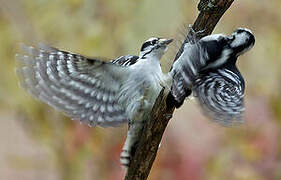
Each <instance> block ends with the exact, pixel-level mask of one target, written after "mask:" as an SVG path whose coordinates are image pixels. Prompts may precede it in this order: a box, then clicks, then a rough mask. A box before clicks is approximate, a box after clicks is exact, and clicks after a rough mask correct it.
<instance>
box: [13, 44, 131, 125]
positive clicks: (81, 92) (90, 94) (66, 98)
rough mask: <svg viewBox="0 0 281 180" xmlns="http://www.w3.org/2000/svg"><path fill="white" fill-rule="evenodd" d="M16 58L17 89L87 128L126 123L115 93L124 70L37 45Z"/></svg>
mask: <svg viewBox="0 0 281 180" xmlns="http://www.w3.org/2000/svg"><path fill="white" fill-rule="evenodd" d="M21 50H22V51H21V53H20V54H17V55H16V59H17V60H18V61H19V62H20V65H19V66H18V68H17V74H18V76H19V78H20V84H21V86H22V87H23V88H24V89H26V90H27V91H28V92H29V93H30V94H31V95H33V96H34V97H36V98H38V99H40V100H41V101H43V102H45V103H47V104H49V105H50V106H52V107H54V108H55V109H58V110H61V111H63V112H64V113H66V114H67V115H68V116H70V117H71V118H72V119H75V120H76V119H78V120H80V121H81V122H82V123H83V124H88V125H90V126H96V125H99V126H117V125H120V124H122V123H125V122H127V121H128V117H127V115H126V113H125V110H124V108H123V107H122V102H119V90H120V87H121V86H122V83H123V82H124V81H125V78H126V77H127V75H128V68H126V67H122V66H117V65H115V64H113V63H110V62H103V61H100V60H97V59H91V58H86V57H83V56H81V55H79V54H74V53H69V52H65V51H60V50H58V49H55V48H52V47H48V46H46V45H42V44H41V45H39V46H38V47H37V48H34V47H28V46H25V45H22V47H21Z"/></svg>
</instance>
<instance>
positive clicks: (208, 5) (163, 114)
mask: <svg viewBox="0 0 281 180" xmlns="http://www.w3.org/2000/svg"><path fill="white" fill-rule="evenodd" d="M233 1H234V0H201V1H200V2H199V4H198V10H199V11H200V13H199V15H198V17H197V19H196V20H195V22H194V24H193V26H192V28H193V30H194V31H196V32H198V31H202V33H199V34H198V35H197V36H198V38H201V37H203V36H206V35H209V34H211V33H212V31H213V30H214V28H215V26H216V24H217V23H218V21H219V20H220V18H221V17H222V15H223V14H224V13H225V11H226V10H227V9H228V8H229V7H230V5H231V4H232V3H233ZM189 35H190V32H189V33H188V34H187V36H186V40H185V41H188V39H189V38H188V36H189ZM180 51H181V49H180V50H179V52H180ZM178 54H179V53H178ZM164 91H165V90H164V89H163V90H162V91H161V93H160V94H159V96H158V98H157V100H156V102H155V104H154V107H153V109H152V112H151V114H150V118H149V119H147V120H146V122H147V124H146V125H145V127H144V129H143V131H142V133H141V134H140V136H139V141H138V144H137V146H136V151H135V153H134V156H133V157H132V160H131V164H130V166H129V169H128V172H127V175H126V177H125V180H144V179H147V177H148V175H149V172H150V170H151V167H152V165H153V162H154V160H155V157H156V154H157V150H158V147H159V144H160V142H161V139H162V136H163V133H164V131H165V129H166V127H167V125H168V122H169V120H170V119H171V118H172V114H173V112H174V109H175V108H174V106H173V105H170V104H169V107H167V106H166V97H164V94H166V93H164Z"/></svg>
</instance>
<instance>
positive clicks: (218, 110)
mask: <svg viewBox="0 0 281 180" xmlns="http://www.w3.org/2000/svg"><path fill="white" fill-rule="evenodd" d="M193 93H194V96H195V97H196V99H197V101H198V102H199V104H200V107H201V109H202V110H203V113H204V114H205V115H206V116H207V117H209V118H210V119H211V120H213V121H215V122H217V123H219V124H221V125H223V126H231V125H239V124H241V123H243V112H244V110H245V108H244V100H243V97H244V80H243V77H242V76H240V75H239V74H238V72H237V73H235V71H231V70H229V69H225V68H223V69H218V70H215V71H213V72H208V73H207V74H205V75H202V76H200V77H199V78H198V79H197V80H196V82H195V83H194V86H193Z"/></svg>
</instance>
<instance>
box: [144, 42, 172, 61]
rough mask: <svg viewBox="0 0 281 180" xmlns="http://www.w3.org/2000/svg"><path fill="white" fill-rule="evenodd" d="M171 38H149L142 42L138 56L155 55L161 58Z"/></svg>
mask: <svg viewBox="0 0 281 180" xmlns="http://www.w3.org/2000/svg"><path fill="white" fill-rule="evenodd" d="M172 41H173V39H161V38H154V37H153V38H149V39H148V40H147V41H145V42H144V43H143V44H142V47H141V51H140V58H143V59H145V58H147V57H155V58H158V59H161V57H162V56H163V55H164V53H165V51H166V50H167V49H168V47H167V46H168V44H170V43H171V42H172Z"/></svg>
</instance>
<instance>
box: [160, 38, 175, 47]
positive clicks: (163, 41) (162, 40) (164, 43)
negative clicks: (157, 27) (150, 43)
mask: <svg viewBox="0 0 281 180" xmlns="http://www.w3.org/2000/svg"><path fill="white" fill-rule="evenodd" d="M159 41H160V44H161V45H164V46H167V45H168V44H170V43H171V42H173V39H160V40H159Z"/></svg>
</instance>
